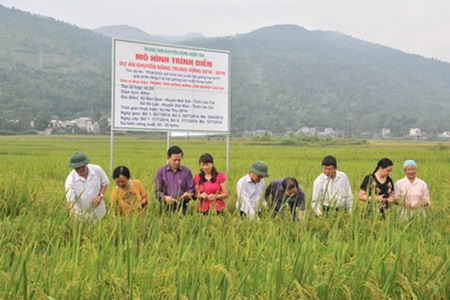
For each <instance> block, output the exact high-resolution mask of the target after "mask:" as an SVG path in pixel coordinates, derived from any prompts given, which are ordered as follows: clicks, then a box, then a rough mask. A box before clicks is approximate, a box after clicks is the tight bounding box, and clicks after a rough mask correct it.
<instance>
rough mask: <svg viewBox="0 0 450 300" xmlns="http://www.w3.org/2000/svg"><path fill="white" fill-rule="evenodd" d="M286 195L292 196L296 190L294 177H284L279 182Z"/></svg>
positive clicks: (296, 183)
mask: <svg viewBox="0 0 450 300" xmlns="http://www.w3.org/2000/svg"><path fill="white" fill-rule="evenodd" d="M281 185H282V186H283V190H284V191H285V193H286V195H288V196H290V197H292V196H294V195H295V194H297V192H298V181H297V179H295V178H294V177H286V178H285V179H283V182H282V183H281Z"/></svg>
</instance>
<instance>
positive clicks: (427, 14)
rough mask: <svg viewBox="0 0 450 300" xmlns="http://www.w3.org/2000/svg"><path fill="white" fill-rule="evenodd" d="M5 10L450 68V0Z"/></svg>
mask: <svg viewBox="0 0 450 300" xmlns="http://www.w3.org/2000/svg"><path fill="white" fill-rule="evenodd" d="M0 4H1V5H3V6H6V7H15V8H18V9H21V10H24V11H28V12H31V13H34V14H39V15H43V16H49V17H53V18H55V19H58V20H61V21H64V22H67V23H71V24H74V25H77V26H79V27H83V28H88V29H95V28H98V27H102V26H108V25H121V24H125V25H129V26H133V27H137V28H139V29H141V30H144V31H146V32H147V33H148V34H150V35H185V34H187V33H190V32H199V33H202V34H204V35H206V36H225V35H233V34H238V33H240V34H242V33H247V32H250V31H252V30H255V29H258V28H261V27H265V26H271V25H275V24H296V25H299V26H302V27H304V28H306V29H309V30H332V31H338V32H341V33H344V34H347V35H350V36H353V37H356V38H359V39H362V40H365V41H370V42H374V43H377V44H382V45H385V46H389V47H392V48H396V49H399V50H402V51H404V52H407V53H414V54H419V55H422V56H425V57H430V58H436V59H439V60H442V61H446V62H450V0H377V1H373V0H226V1H212V0H203V1H200V0H126V1H114V0H0Z"/></svg>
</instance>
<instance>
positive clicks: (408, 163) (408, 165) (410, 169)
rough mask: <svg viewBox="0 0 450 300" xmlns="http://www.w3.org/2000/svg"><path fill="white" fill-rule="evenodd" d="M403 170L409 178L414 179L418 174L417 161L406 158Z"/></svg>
mask: <svg viewBox="0 0 450 300" xmlns="http://www.w3.org/2000/svg"><path fill="white" fill-rule="evenodd" d="M403 170H404V171H405V175H406V177H408V179H411V180H414V179H415V178H416V174H417V163H416V162H415V161H414V160H405V162H404V163H403Z"/></svg>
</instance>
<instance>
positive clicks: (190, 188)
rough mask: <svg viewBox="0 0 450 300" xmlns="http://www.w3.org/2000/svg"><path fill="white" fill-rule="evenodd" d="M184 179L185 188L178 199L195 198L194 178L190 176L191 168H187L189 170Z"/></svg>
mask: <svg viewBox="0 0 450 300" xmlns="http://www.w3.org/2000/svg"><path fill="white" fill-rule="evenodd" d="M185 180H186V181H187V182H186V186H187V189H186V191H185V192H184V193H183V195H181V197H180V199H181V200H188V199H195V185H194V178H192V173H191V170H189V172H188V173H187V175H186V179H185Z"/></svg>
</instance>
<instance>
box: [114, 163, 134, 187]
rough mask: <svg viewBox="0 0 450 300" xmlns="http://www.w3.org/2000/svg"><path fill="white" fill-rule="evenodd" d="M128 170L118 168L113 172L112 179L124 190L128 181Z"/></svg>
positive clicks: (122, 167) (121, 167) (123, 167)
mask: <svg viewBox="0 0 450 300" xmlns="http://www.w3.org/2000/svg"><path fill="white" fill-rule="evenodd" d="M130 177H131V175H130V170H129V169H128V168H127V167H125V166H118V167H117V168H115V169H114V171H113V179H114V181H115V182H116V183H117V186H118V187H120V188H122V189H123V188H125V187H126V186H127V184H128V180H130Z"/></svg>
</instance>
